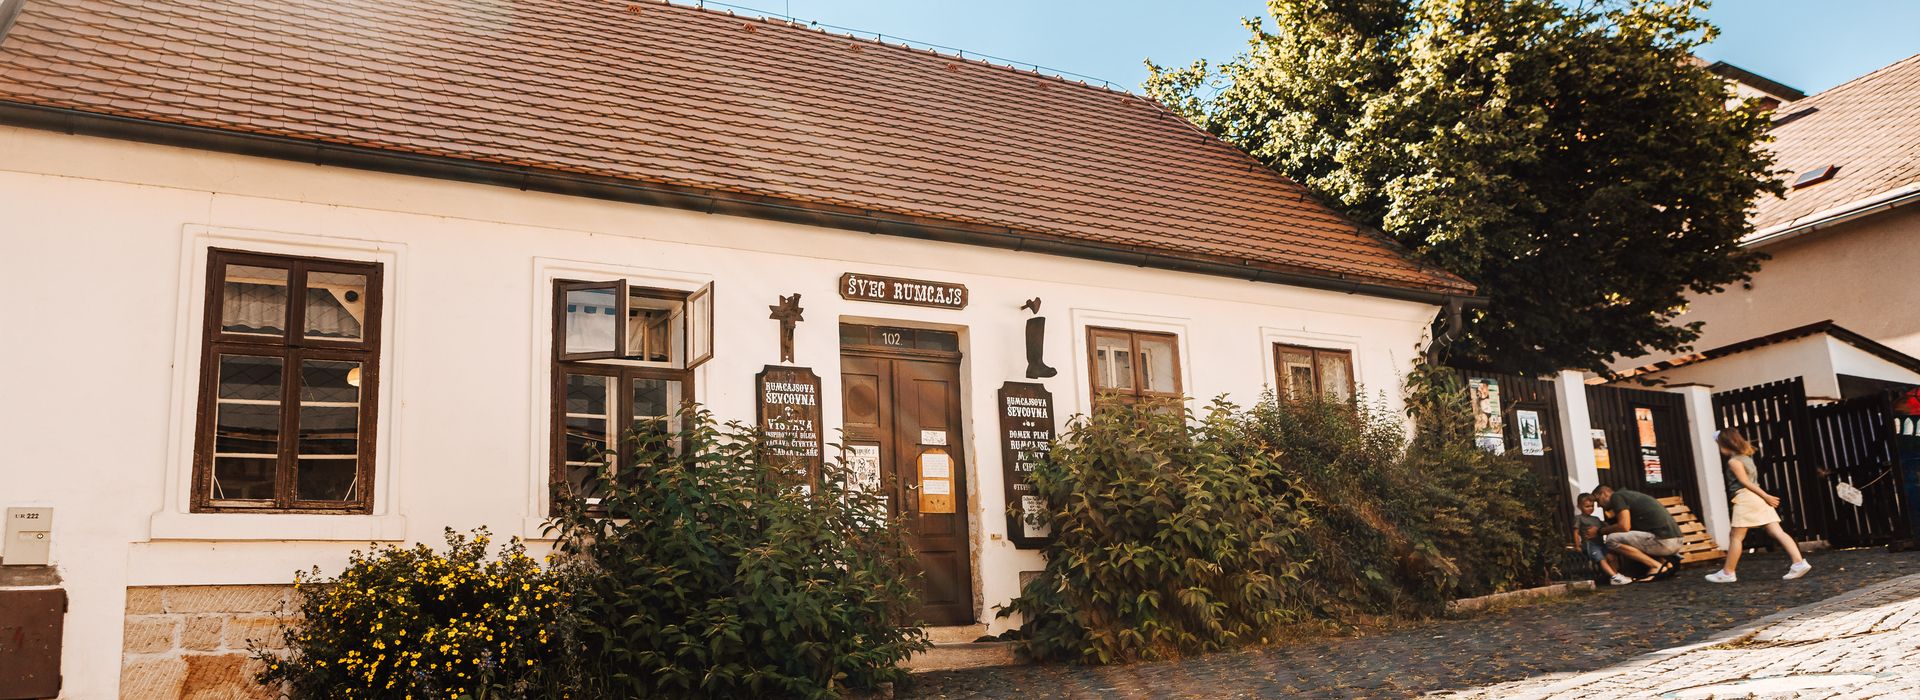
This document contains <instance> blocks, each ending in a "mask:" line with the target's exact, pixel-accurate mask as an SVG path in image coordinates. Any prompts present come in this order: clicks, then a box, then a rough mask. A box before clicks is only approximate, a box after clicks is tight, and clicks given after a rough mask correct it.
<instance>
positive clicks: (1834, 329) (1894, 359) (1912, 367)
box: [1605, 319, 1920, 383]
mask: <svg viewBox="0 0 1920 700" xmlns="http://www.w3.org/2000/svg"><path fill="white" fill-rule="evenodd" d="M1820 334H1825V335H1827V336H1828V337H1830V338H1833V339H1835V340H1838V341H1840V342H1843V343H1846V344H1848V345H1852V346H1854V347H1856V348H1860V349H1861V350H1865V351H1866V352H1867V353H1868V354H1871V355H1873V356H1875V357H1878V358H1880V359H1882V360H1886V361H1888V362H1891V363H1893V364H1895V365H1898V366H1900V367H1901V368H1903V369H1906V370H1908V371H1911V372H1915V373H1920V358H1916V357H1914V356H1912V355H1908V354H1906V353H1904V352H1900V351H1899V350H1895V349H1893V348H1891V347H1888V346H1886V345H1884V344H1882V343H1880V342H1879V341H1876V340H1874V339H1872V338H1868V337H1866V336H1864V335H1861V334H1859V333H1857V332H1854V331H1853V330H1850V329H1848V328H1847V327H1845V326H1842V325H1840V324H1838V323H1834V322H1833V320H1832V319H1828V320H1825V321H1819V322H1816V323H1809V324H1807V325H1804V326H1798V327H1795V328H1788V329H1786V330H1783V331H1776V332H1773V333H1768V334H1766V335H1762V336H1757V337H1754V338H1748V339H1746V340H1742V341H1740V342H1737V343H1729V344H1726V345H1722V346H1720V347H1717V348H1713V349H1711V350H1702V351H1700V352H1696V353H1693V354H1690V355H1683V356H1680V357H1675V358H1671V359H1667V360H1662V361H1660V362H1655V363H1653V364H1650V365H1646V366H1643V367H1637V368H1634V369H1630V370H1627V371H1625V372H1621V373H1620V374H1619V375H1618V376H1617V377H1614V378H1613V379H1610V380H1605V381H1606V382H1607V383H1611V382H1619V381H1624V380H1628V379H1632V378H1634V377H1641V376H1645V375H1649V374H1657V373H1660V372H1666V371H1669V370H1674V369H1679V368H1681V367H1686V366H1688V365H1693V364H1698V363H1701V362H1706V361H1708V360H1717V359H1720V358H1722V357H1727V356H1729V355H1737V354H1739V353H1743V352H1747V351H1749V350H1758V349H1760V348H1763V347H1766V346H1769V345H1774V344H1778V343H1784V342H1787V341H1789V340H1799V339H1801V338H1805V337H1808V336H1813V335H1820ZM1643 381H1644V380H1643Z"/></svg>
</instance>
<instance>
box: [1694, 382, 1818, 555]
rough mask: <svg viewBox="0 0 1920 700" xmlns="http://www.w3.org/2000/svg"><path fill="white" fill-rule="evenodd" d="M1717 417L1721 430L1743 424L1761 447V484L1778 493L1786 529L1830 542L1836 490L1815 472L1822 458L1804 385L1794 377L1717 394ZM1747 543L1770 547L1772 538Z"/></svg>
mask: <svg viewBox="0 0 1920 700" xmlns="http://www.w3.org/2000/svg"><path fill="white" fill-rule="evenodd" d="M1713 418H1714V424H1715V425H1716V426H1717V427H1719V428H1720V429H1722V430H1725V429H1727V428H1739V429H1740V433H1741V434H1742V435H1745V436H1746V437H1747V440H1748V441H1750V442H1752V443H1753V445H1754V446H1755V447H1758V448H1759V449H1760V454H1758V455H1756V456H1755V460H1754V461H1755V462H1757V463H1758V464H1757V466H1758V467H1759V472H1760V474H1759V477H1760V487H1761V488H1764V489H1766V490H1767V492H1768V493H1771V494H1773V495H1775V496H1779V497H1780V500H1781V503H1780V509H1779V510H1780V520H1781V524H1782V525H1784V526H1785V527H1786V528H1787V531H1788V533H1790V534H1792V535H1794V536H1795V537H1797V538H1799V539H1801V540H1812V539H1824V540H1827V541H1828V542H1832V541H1833V534H1832V532H1831V531H1830V530H1831V528H1829V527H1828V522H1829V520H1828V517H1827V514H1828V504H1829V502H1830V501H1831V499H1832V498H1833V493H1832V489H1831V488H1829V487H1825V486H1824V484H1823V481H1824V480H1822V479H1821V478H1820V476H1819V474H1818V471H1817V470H1818V469H1819V466H1820V464H1821V456H1820V453H1819V450H1818V449H1817V448H1815V447H1814V443H1813V420H1812V417H1811V415H1810V412H1809V410H1808V408H1807V387H1806V384H1805V383H1804V382H1802V381H1801V379H1800V378H1799V377H1794V378H1792V379H1786V380H1782V381H1777V382H1769V383H1766V384H1761V385H1758V386H1750V387H1747V388H1744V389H1734V390H1732V391H1723V392H1720V393H1718V394H1714V395H1713ZM1735 486H1736V485H1735V484H1728V485H1727V488H1728V489H1732V488H1734V487H1735ZM1747 542H1748V543H1750V544H1752V545H1756V546H1768V545H1769V544H1770V539H1769V538H1765V537H1762V538H1759V539H1758V540H1755V539H1754V538H1751V537H1750V538H1748V539H1747Z"/></svg>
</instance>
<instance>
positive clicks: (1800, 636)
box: [1444, 574, 1920, 700]
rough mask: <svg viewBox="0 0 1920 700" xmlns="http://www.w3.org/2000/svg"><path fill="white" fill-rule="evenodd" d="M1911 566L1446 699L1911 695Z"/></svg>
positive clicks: (1914, 621) (1916, 609)
mask: <svg viewBox="0 0 1920 700" xmlns="http://www.w3.org/2000/svg"><path fill="white" fill-rule="evenodd" d="M1916 662H1920V574H1914V575H1909V576H1902V577H1900V578H1897V579H1893V580H1891V581H1886V582H1882V583H1877V584H1873V585H1870V586H1868V587H1866V588H1862V589H1859V590H1856V591H1854V592H1852V593H1848V594H1844V595H1841V596H1839V597H1836V598H1831V599H1828V600H1824V601H1821V602H1818V603H1814V604H1812V605H1807V606H1803V607H1800V608H1796V609H1793V610H1789V611H1786V612H1783V613H1779V614H1776V615H1770V616H1768V617H1766V618H1763V619H1762V620H1760V621H1759V622H1756V623H1754V624H1750V625H1746V626H1743V627H1740V628H1737V629H1734V630H1732V631H1729V632H1724V633H1722V634H1720V635H1717V636H1715V637H1714V638H1712V639H1709V640H1707V641H1705V642H1701V643H1699V644H1692V645H1688V646H1683V647H1678V648H1674V649H1668V650H1665V651H1659V652H1654V653H1652V654H1647V655H1645V656H1642V657H1640V658H1638V659H1634V660H1632V661H1629V662H1627V663H1624V664H1620V665H1617V666H1612V667H1608V668H1605V669H1601V670H1599V671H1594V672H1591V673H1584V674H1574V675H1565V674H1562V675H1561V676H1560V677H1545V678H1536V679H1532V680H1525V681H1519V682H1515V683H1506V684H1502V685H1497V686H1492V687H1488V688H1480V689H1476V690H1473V691H1469V692H1463V693H1447V694H1445V695H1444V697H1446V698H1457V699H1466V698H1498V699H1502V700H1504V699H1507V698H1514V699H1519V698H1538V699H1541V700H1546V699H1549V698H1552V699H1561V698H1593V697H1604V698H1641V697H1644V698H1744V697H1763V698H1807V699H1815V698H1835V699H1837V698H1910V697H1914V696H1916V695H1920V665H1916Z"/></svg>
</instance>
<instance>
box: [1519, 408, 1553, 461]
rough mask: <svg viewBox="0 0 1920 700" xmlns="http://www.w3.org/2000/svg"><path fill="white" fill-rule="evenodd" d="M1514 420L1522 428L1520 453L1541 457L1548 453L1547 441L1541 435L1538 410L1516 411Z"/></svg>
mask: <svg viewBox="0 0 1920 700" xmlns="http://www.w3.org/2000/svg"><path fill="white" fill-rule="evenodd" d="M1513 422H1514V423H1515V424H1516V425H1518V426H1519V428H1520V454H1523V455H1526V456H1528V457H1539V456H1541V455H1544V454H1546V453H1547V441H1546V439H1544V438H1542V437H1541V436H1540V414H1539V412H1537V411H1514V412H1513Z"/></svg>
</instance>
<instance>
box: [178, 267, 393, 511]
mask: <svg viewBox="0 0 1920 700" xmlns="http://www.w3.org/2000/svg"><path fill="white" fill-rule="evenodd" d="M207 270H208V280H207V306H206V321H205V324H204V326H205V327H204V331H203V334H202V352H201V367H200V399H199V411H198V414H197V415H198V425H197V430H196V434H195V442H194V465H193V484H194V488H193V497H192V506H193V510H194V511H195V512H235V511H272V512H338V513H366V512H369V510H370V506H371V504H372V486H373V473H374V472H373V468H374V465H373V455H374V435H373V427H374V410H375V407H376V406H377V404H378V402H377V400H376V399H377V397H378V395H379V392H378V385H379V375H380V372H379V358H380V337H379V336H380V333H379V331H380V312H381V299H380V287H381V281H380V276H381V271H382V270H381V266H380V265H379V264H377V263H359V262H347V261H339V260H325V259H320V258H304V257H293V256H281V255H265V254H258V253H246V252H240V251H231V250H213V251H211V252H210V253H209V256H208V265H207Z"/></svg>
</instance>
